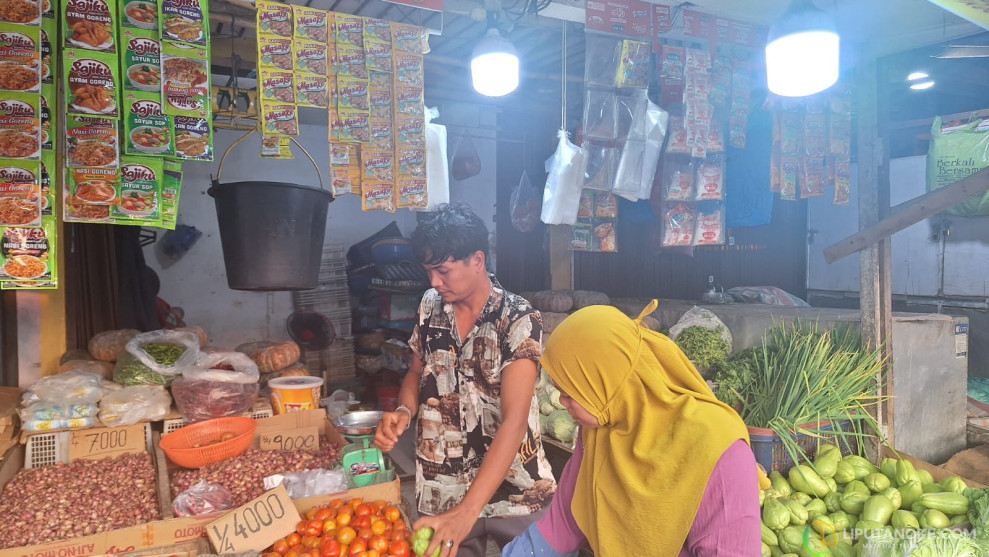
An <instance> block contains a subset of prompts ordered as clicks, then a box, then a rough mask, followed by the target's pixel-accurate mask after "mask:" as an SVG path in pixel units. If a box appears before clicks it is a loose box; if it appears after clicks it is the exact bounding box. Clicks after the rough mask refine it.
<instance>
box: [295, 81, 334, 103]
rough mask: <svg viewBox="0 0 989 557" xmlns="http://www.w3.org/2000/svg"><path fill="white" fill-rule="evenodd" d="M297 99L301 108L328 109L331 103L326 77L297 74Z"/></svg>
mask: <svg viewBox="0 0 989 557" xmlns="http://www.w3.org/2000/svg"><path fill="white" fill-rule="evenodd" d="M295 98H296V99H297V102H298V104H299V106H309V107H312V108H326V107H327V106H328V105H329V102H330V92H329V90H328V89H327V79H326V77H324V76H317V75H307V74H296V76H295Z"/></svg>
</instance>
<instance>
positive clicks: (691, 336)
mask: <svg viewBox="0 0 989 557" xmlns="http://www.w3.org/2000/svg"><path fill="white" fill-rule="evenodd" d="M721 330H722V327H718V328H716V329H709V328H707V327H701V326H700V325H694V326H692V327H687V328H686V329H684V330H682V331H680V334H678V335H677V338H676V340H675V341H674V342H676V344H677V346H679V347H680V350H683V353H684V354H686V355H687V358H689V359H690V361H691V362H694V365H695V366H697V367H698V368H700V369H702V370H707V369H711V368H713V367H715V366H720V365H721V364H724V363H725V359H726V358H727V357H728V353H729V352H731V346H729V345H728V342H727V341H726V340H725V339H724V338H723V337H722V336H721Z"/></svg>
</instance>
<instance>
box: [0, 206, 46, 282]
mask: <svg viewBox="0 0 989 557" xmlns="http://www.w3.org/2000/svg"><path fill="white" fill-rule="evenodd" d="M46 221H47V222H46V223H45V226H42V227H40V228H18V227H6V228H3V236H2V240H0V241H2V242H3V243H2V244H0V262H2V264H3V266H2V271H0V279H2V280H6V281H38V282H44V281H49V280H51V279H52V268H53V267H55V261H56V259H55V257H54V255H55V253H54V251H55V242H54V239H55V228H54V225H55V219H53V218H50V217H49V218H48V219H46Z"/></svg>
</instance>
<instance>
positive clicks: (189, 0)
mask: <svg viewBox="0 0 989 557" xmlns="http://www.w3.org/2000/svg"><path fill="white" fill-rule="evenodd" d="M158 10H159V18H160V20H161V38H162V40H167V41H176V42H181V43H186V44H190V45H195V46H206V45H207V44H209V2H200V1H199V0H161V4H160V5H159V8H158Z"/></svg>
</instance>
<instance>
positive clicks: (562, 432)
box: [546, 410, 577, 444]
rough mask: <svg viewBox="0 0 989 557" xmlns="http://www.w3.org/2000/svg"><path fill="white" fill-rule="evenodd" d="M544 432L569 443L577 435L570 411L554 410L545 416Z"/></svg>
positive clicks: (575, 423)
mask: <svg viewBox="0 0 989 557" xmlns="http://www.w3.org/2000/svg"><path fill="white" fill-rule="evenodd" d="M546 433H548V434H549V435H550V436H552V437H555V438H557V439H559V440H560V441H562V442H564V443H567V444H571V443H573V442H574V439H576V437H577V422H576V421H574V419H573V416H571V415H570V412H567V411H566V410H555V411H554V412H553V413H552V414H550V415H549V416H547V417H546Z"/></svg>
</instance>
